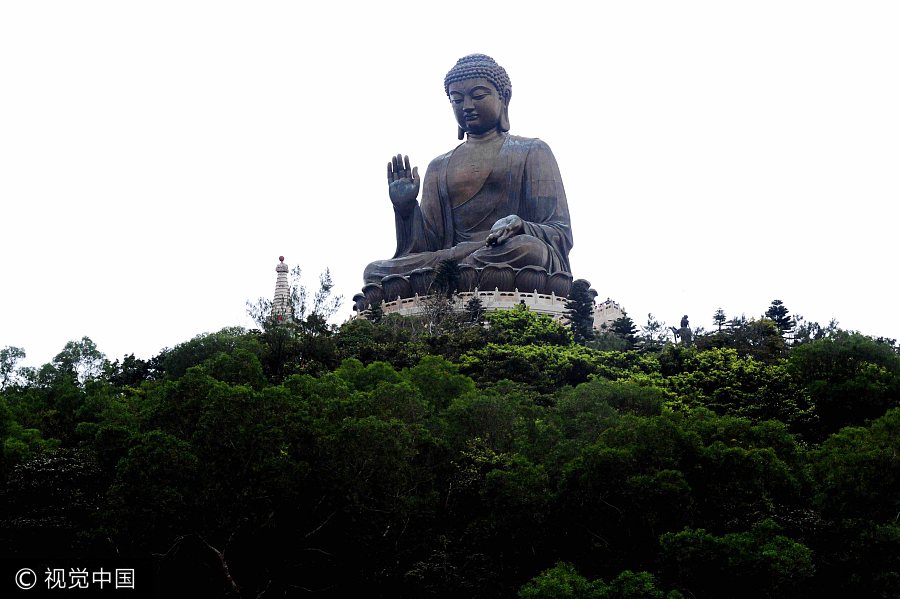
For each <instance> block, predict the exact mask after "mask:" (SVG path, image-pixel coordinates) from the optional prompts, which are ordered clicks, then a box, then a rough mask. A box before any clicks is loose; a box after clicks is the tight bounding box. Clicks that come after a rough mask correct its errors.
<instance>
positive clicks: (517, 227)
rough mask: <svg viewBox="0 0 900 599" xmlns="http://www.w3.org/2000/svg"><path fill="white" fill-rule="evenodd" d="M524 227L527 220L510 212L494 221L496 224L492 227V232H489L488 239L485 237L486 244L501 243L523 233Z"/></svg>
mask: <svg viewBox="0 0 900 599" xmlns="http://www.w3.org/2000/svg"><path fill="white" fill-rule="evenodd" d="M524 229H525V221H523V220H522V219H521V218H519V217H518V216H516V215H515V214H510V215H509V216H507V217H506V218H501V219H500V220H498V221H497V222H495V223H494V226H493V227H491V232H490V233H488V236H487V239H485V245H489V246H491V245H500V244H501V243H504V242H505V241H506V240H507V239H509V238H510V237H514V236H516V235H521V234H522V231H523V230H524Z"/></svg>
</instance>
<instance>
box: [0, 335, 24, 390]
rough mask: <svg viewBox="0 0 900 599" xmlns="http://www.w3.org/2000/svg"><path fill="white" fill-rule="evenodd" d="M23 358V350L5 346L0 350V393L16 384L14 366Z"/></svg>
mask: <svg viewBox="0 0 900 599" xmlns="http://www.w3.org/2000/svg"><path fill="white" fill-rule="evenodd" d="M24 357H25V350H24V349H22V348H20V347H14V346H12V345H7V346H6V347H4V348H3V349H0V391H2V390H3V389H6V388H7V387H8V386H9V385H12V384H13V383H15V382H16V379H17V376H16V364H17V363H18V362H19V360H21V359H23V358H24Z"/></svg>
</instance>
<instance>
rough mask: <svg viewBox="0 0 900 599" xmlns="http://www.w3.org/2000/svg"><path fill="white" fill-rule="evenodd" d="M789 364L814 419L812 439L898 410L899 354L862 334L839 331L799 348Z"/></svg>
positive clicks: (899, 390) (795, 349)
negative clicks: (804, 392) (891, 410)
mask: <svg viewBox="0 0 900 599" xmlns="http://www.w3.org/2000/svg"><path fill="white" fill-rule="evenodd" d="M788 365H789V368H790V369H791V372H792V374H793V375H794V377H795V378H796V380H797V382H798V383H799V384H800V385H802V386H803V387H804V388H805V390H806V392H807V393H808V394H809V398H810V401H811V402H812V405H813V409H814V412H815V414H816V416H817V417H818V425H817V429H818V430H817V431H815V432H814V437H816V438H819V439H821V438H824V436H825V435H827V434H829V433H833V432H836V431H837V430H838V429H840V428H841V427H844V426H848V425H858V424H862V423H863V422H865V421H866V420H867V419H872V418H878V417H880V416H882V415H883V414H884V413H885V411H887V410H888V409H890V408H893V407H897V406H898V405H900V355H897V353H896V352H894V351H893V349H891V348H890V347H889V346H887V345H885V344H883V343H878V342H877V341H875V340H874V339H871V338H870V337H866V336H865V335H861V334H859V333H848V332H844V331H841V332H838V333H835V334H833V335H831V336H829V337H826V338H823V339H820V340H818V341H813V342H811V343H804V344H802V345H800V346H798V347H795V348H794V349H793V350H792V351H791V355H790V357H789V359H788Z"/></svg>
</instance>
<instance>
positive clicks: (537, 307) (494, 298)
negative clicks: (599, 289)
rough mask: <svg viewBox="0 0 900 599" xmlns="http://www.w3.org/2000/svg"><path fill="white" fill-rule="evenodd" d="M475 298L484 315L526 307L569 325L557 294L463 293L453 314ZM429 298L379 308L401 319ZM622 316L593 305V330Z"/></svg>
mask: <svg viewBox="0 0 900 599" xmlns="http://www.w3.org/2000/svg"><path fill="white" fill-rule="evenodd" d="M474 296H477V297H478V299H480V300H481V307H482V308H483V309H484V311H485V312H491V311H493V310H510V309H512V308H515V307H516V306H519V305H525V306H526V307H527V308H528V309H529V310H531V311H532V312H535V313H537V314H546V315H547V316H549V317H551V318H553V319H554V320H556V321H557V322H561V323H563V324H565V323H567V322H568V318H567V317H566V299H567V298H564V297H557V296H556V294H554V293H550V294H549V295H547V294H543V293H534V292H532V293H526V292H522V291H519V290H518V289H516V290H514V291H500V290H498V289H494V290H493V291H481V290H479V289H476V290H475V291H464V292H461V293H457V294H456V297H457V300H456V301H455V302H454V304H453V308H454V310H455V311H456V312H463V311H465V309H466V304H467V303H468V302H469V300H470V299H472V297H474ZM428 302H429V296H427V295H426V296H421V297H420V296H418V295H415V296H413V297H408V298H405V299H396V300H394V301H392V302H384V303H382V304H381V306H382V310H383V311H384V314H385V315H387V314H399V315H400V316H418V315H420V314H423V313H425V312H426V311H427V309H428ZM367 313H368V311H365V312H358V313H357V316H356V318H360V317H363V316H364V315H365V314H367ZM624 315H625V312H624V310H622V308H621V307H620V306H619V304H617V303H615V302H613V301H612V300H606V301H604V302H600V303H599V304H598V303H595V304H594V330H595V331H602V330H603V329H604V328H606V327H608V326H610V325H611V324H612V323H613V322H614V321H615V320H616V319H617V318H619V317H621V316H624Z"/></svg>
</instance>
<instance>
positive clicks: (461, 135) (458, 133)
mask: <svg viewBox="0 0 900 599" xmlns="http://www.w3.org/2000/svg"><path fill="white" fill-rule="evenodd" d="M465 138H466V132H465V131H463V128H462V127H460V126H459V125H457V126H456V139H465Z"/></svg>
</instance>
